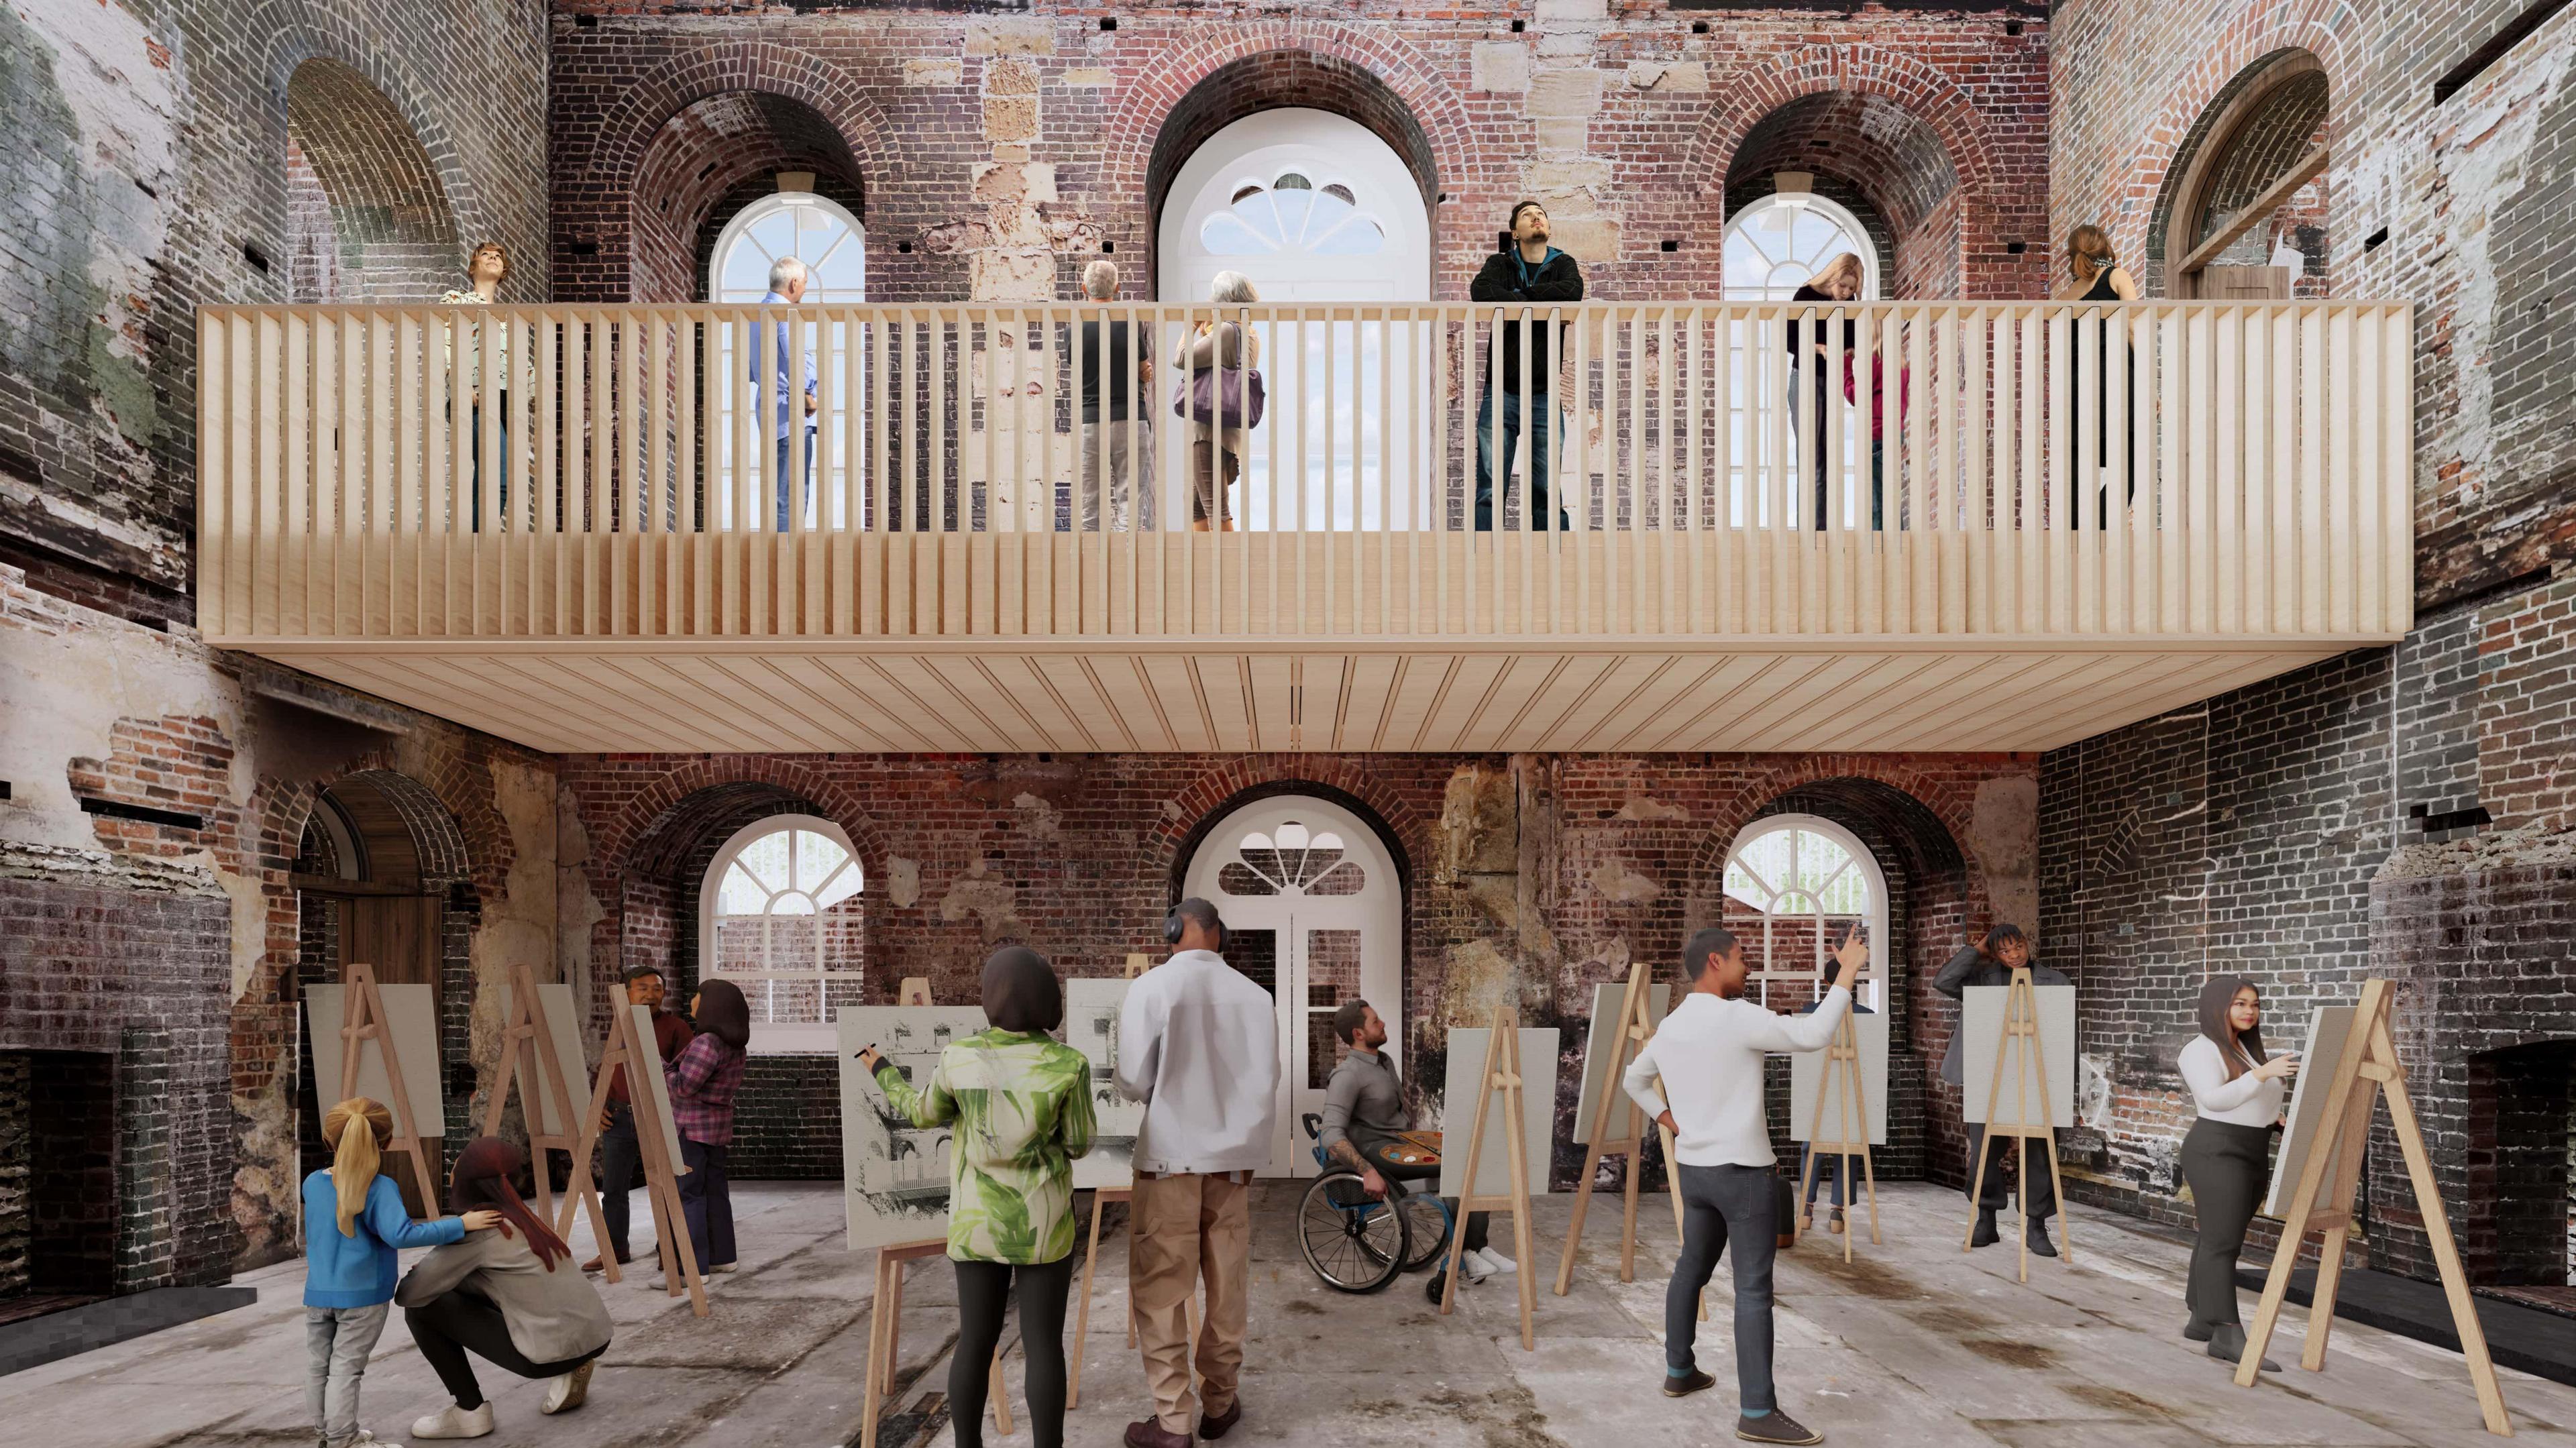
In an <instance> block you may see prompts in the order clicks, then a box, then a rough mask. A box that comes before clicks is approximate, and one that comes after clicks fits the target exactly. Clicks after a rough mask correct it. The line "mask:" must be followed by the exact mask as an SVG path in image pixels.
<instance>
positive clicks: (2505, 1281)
mask: <svg viewBox="0 0 2576 1448" xmlns="http://www.w3.org/2000/svg"><path fill="white" fill-rule="evenodd" d="M2571 1080H2576V1041H2544V1042H2540V1043H2537V1044H2534V1045H2526V1046H2514V1047H2510V1048H2508V1049H2505V1050H2500V1051H2488V1052H2485V1053H2483V1054H2480V1055H2477V1056H2473V1057H2471V1058H2470V1059H2469V1200H2468V1201H2467V1202H2466V1203H2465V1204H2464V1209H2463V1211H2462V1213H2461V1216H2462V1219H2463V1222H2462V1225H2463V1230H2462V1233H2461V1237H2462V1242H2461V1248H2462V1252H2461V1255H2462V1257H2463V1258H2464V1259H2465V1265H2466V1266H2467V1267H2468V1272H2469V1280H2470V1281H2472V1282H2474V1283H2476V1284H2478V1286H2479V1288H2480V1289H2481V1290H2482V1291H2489V1292H2493V1293H2494V1294H2495V1295H2497V1296H2504V1297H2511V1298H2514V1299H2517V1300H2523V1301H2526V1302H2528V1303H2529V1304H2530V1305H2533V1306H2547V1307H2551V1308H2554V1309H2556V1310H2558V1311H2561V1312H2576V1286H2571V1282H2576V1279H2571V1276H2570V1273H2569V1266H2570V1258H2571V1256H2576V1216H2571V1213H2570V1210H2569V1206H2570V1203H2569V1197H2568V1187H2569V1158H2570V1154H2571V1152H2576V1129H2571V1127H2572V1126H2576V1122H2571V1115H2576V1086H2571Z"/></svg>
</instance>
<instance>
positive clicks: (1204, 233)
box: [1199, 211, 1278, 256]
mask: <svg viewBox="0 0 2576 1448" xmlns="http://www.w3.org/2000/svg"><path fill="white" fill-rule="evenodd" d="M1199 245H1201V246H1203V247H1205V248H1207V253H1208V255H1210V256H1262V255H1265V254H1267V253H1269V252H1273V251H1276V250H1278V248H1277V247H1275V246H1273V245H1271V244H1270V243H1269V242H1268V241H1266V240H1264V239H1263V238H1261V237H1260V236H1258V235H1255V234H1254V232H1253V230H1252V228H1251V227H1249V226H1246V225H1244V223H1243V218H1242V217H1240V216H1237V215H1235V214H1234V213H1233V212H1231V211H1220V212H1218V213H1217V214H1216V215H1214V216H1211V217H1209V218H1208V219H1207V224H1206V225H1204V226H1202V227H1200V228H1199Z"/></svg>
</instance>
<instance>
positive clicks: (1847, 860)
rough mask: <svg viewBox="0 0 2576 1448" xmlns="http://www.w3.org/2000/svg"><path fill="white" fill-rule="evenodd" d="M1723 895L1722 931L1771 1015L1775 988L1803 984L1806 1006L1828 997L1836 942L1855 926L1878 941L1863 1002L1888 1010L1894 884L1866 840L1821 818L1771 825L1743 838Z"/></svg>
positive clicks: (1729, 859) (1769, 820) (1781, 819)
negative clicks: (1828, 968) (1738, 944)
mask: <svg viewBox="0 0 2576 1448" xmlns="http://www.w3.org/2000/svg"><path fill="white" fill-rule="evenodd" d="M1723 885H1724V890H1725V904H1724V907H1723V910H1722V919H1721V923H1723V924H1724V925H1725V926H1726V928H1727V929H1729V930H1732V931H1734V932H1735V934H1736V935H1737V936H1738V937H1739V938H1741V939H1742V940H1743V943H1744V951H1745V955H1746V957H1747V958H1748V959H1749V960H1750V961H1751V962H1752V964H1753V966H1754V970H1753V972H1752V981H1753V992H1754V998H1755V999H1757V1000H1759V1001H1761V1002H1763V1004H1765V1005H1769V1004H1770V1003H1771V994H1772V992H1771V989H1770V986H1771V983H1772V982H1774V981H1780V982H1795V983H1800V984H1801V985H1802V986H1803V989H1801V990H1800V991H1798V992H1797V995H1796V998H1797V999H1799V1000H1803V999H1804V998H1805V997H1806V996H1808V995H1811V994H1812V993H1813V992H1814V991H1815V990H1817V989H1820V988H1821V986H1822V982H1823V980H1824V973H1825V965H1826V962H1827V959H1828V956H1829V954H1830V951H1829V945H1830V943H1831V940H1832V937H1833V935H1834V933H1835V931H1836V930H1837V929H1838V928H1839V927H1840V926H1842V925H1844V924H1847V923H1848V924H1857V925H1860V926H1861V927H1863V928H1864V929H1866V930H1867V931H1868V932H1869V937H1868V938H1869V954H1870V968H1869V974H1868V975H1867V976H1866V977H1865V978H1864V979H1863V981H1862V983H1861V987H1860V990H1859V991H1858V993H1857V999H1858V1000H1859V1002H1860V1003H1861V1004H1862V1005H1865V1006H1868V1007H1869V1008H1870V1009H1872V1010H1885V1009H1886V1008H1887V1004H1886V994H1887V993H1886V982H1887V952H1888V948H1889V947H1888V939H1887V876H1886V875H1885V874H1884V873H1882V872H1881V871H1880V870H1879V868H1878V859H1877V857H1876V856H1874V855H1872V854H1871V853H1870V852H1869V847H1868V846H1866V845H1864V844H1862V843H1861V841H1860V838H1859V836H1857V835H1854V834H1853V833H1852V832H1851V831H1849V830H1847V829H1844V828H1843V827H1842V826H1841V825H1838V824H1835V823H1834V822H1833V821H1831V820H1828V819H1823V818H1820V817H1818V816H1815V815H1769V816H1766V817H1764V818H1762V819H1758V820H1755V821H1754V822H1753V823H1751V824H1749V825H1746V826H1745V827H1744V828H1743V830H1741V831H1740V832H1738V833H1737V835H1736V837H1735V843H1734V844H1733V845H1732V846H1731V847H1729V848H1728V850H1727V852H1726V872H1725V875H1724V877H1723ZM1784 995H1785V993H1784ZM1781 1003H1782V1004H1784V1005H1786V1004H1792V1003H1793V1001H1792V1000H1790V999H1785V998H1784V999H1783V1001H1782V1002H1781Z"/></svg>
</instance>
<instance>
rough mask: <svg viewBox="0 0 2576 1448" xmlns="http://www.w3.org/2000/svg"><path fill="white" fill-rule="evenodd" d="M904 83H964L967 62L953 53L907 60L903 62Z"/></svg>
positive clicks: (926, 84) (928, 84) (937, 84)
mask: <svg viewBox="0 0 2576 1448" xmlns="http://www.w3.org/2000/svg"><path fill="white" fill-rule="evenodd" d="M903 83H904V84H905V85H917V86H947V85H964V84H965V83H966V62H964V61H962V60H959V59H958V58H957V57H955V56H953V55H952V56H946V57H933V58H931V59H927V60H923V59H914V60H907V61H905V62H904V63H903Z"/></svg>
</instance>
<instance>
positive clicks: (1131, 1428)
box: [1127, 1418, 1190, 1448]
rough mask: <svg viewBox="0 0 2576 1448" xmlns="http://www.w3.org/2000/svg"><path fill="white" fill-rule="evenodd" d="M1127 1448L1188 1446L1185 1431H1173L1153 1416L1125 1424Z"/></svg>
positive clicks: (1188, 1442) (1179, 1447) (1177, 1447)
mask: <svg viewBox="0 0 2576 1448" xmlns="http://www.w3.org/2000/svg"><path fill="white" fill-rule="evenodd" d="M1127 1448H1190V1437H1189V1435H1188V1434H1187V1433H1175V1432H1173V1431H1172V1430H1171V1429H1169V1428H1166V1427H1164V1426H1163V1425H1162V1423H1161V1422H1160V1421H1159V1420H1157V1419H1153V1418H1147V1419H1146V1420H1145V1421H1144V1422H1142V1423H1130V1424H1128V1425H1127Z"/></svg>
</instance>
